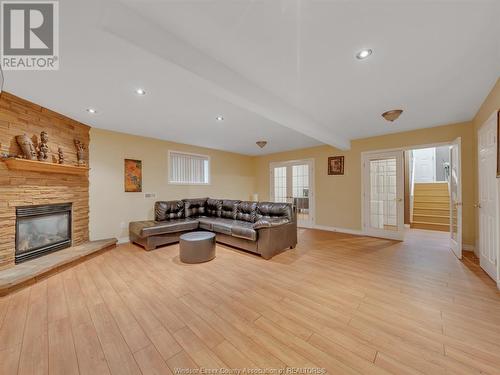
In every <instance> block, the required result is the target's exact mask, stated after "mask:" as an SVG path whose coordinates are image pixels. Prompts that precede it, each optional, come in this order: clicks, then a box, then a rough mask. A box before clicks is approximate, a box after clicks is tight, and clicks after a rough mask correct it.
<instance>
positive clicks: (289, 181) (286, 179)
mask: <svg viewBox="0 0 500 375" xmlns="http://www.w3.org/2000/svg"><path fill="white" fill-rule="evenodd" d="M270 169H271V200H272V201H273V202H287V203H293V204H294V206H295V209H296V214H297V224H298V225H299V226H302V227H311V226H312V225H313V222H314V218H313V204H312V195H313V189H312V181H313V179H312V178H313V163H312V161H297V162H283V163H272V164H271V167H270Z"/></svg>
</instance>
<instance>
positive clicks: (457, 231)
mask: <svg viewBox="0 0 500 375" xmlns="http://www.w3.org/2000/svg"><path fill="white" fill-rule="evenodd" d="M460 145H461V140H460V138H457V139H456V140H455V141H454V142H453V143H452V144H451V146H450V182H449V190H450V247H451V249H452V250H453V253H454V254H455V255H456V256H457V258H458V259H462V176H461V173H460V171H461V170H460V154H461V151H460Z"/></svg>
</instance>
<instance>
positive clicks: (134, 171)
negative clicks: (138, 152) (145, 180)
mask: <svg viewBox="0 0 500 375" xmlns="http://www.w3.org/2000/svg"><path fill="white" fill-rule="evenodd" d="M124 166H125V168H124V184H125V192H126V193H141V192H142V161H141V160H134V159H125V161H124Z"/></svg>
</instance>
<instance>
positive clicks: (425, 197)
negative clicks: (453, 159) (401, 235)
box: [405, 145, 450, 232]
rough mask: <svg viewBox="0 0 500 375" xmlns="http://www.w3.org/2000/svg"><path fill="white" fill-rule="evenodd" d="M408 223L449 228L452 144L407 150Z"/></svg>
mask: <svg viewBox="0 0 500 375" xmlns="http://www.w3.org/2000/svg"><path fill="white" fill-rule="evenodd" d="M405 157H406V159H407V161H408V162H407V163H406V168H408V172H407V173H405V179H406V181H405V190H406V192H407V194H406V195H407V196H406V202H407V205H406V206H405V220H406V221H405V224H408V225H410V227H411V228H416V229H426V230H436V231H443V232H449V231H450V192H449V182H450V145H442V146H435V147H425V148H417V149H412V150H407V151H405Z"/></svg>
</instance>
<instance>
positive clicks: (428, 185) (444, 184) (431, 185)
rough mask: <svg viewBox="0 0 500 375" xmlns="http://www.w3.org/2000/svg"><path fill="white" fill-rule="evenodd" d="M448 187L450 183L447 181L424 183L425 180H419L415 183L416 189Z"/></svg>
mask: <svg viewBox="0 0 500 375" xmlns="http://www.w3.org/2000/svg"><path fill="white" fill-rule="evenodd" d="M444 188H446V189H448V183H447V182H430V183H424V182H417V183H415V189H428V190H429V189H435V190H439V189H444Z"/></svg>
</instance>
